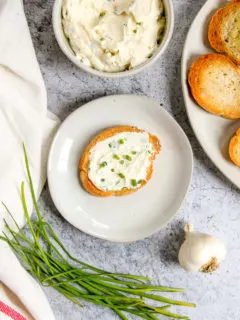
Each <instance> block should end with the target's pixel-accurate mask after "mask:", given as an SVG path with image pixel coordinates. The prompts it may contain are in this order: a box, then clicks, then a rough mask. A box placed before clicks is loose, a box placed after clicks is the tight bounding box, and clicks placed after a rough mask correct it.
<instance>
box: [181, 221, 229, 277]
mask: <svg viewBox="0 0 240 320" xmlns="http://www.w3.org/2000/svg"><path fill="white" fill-rule="evenodd" d="M184 230H185V233H186V238H185V241H184V243H183V244H182V246H181V248H180V251H179V255H178V260H179V263H180V265H181V266H182V267H183V268H184V269H186V270H188V271H192V272H197V271H201V272H206V273H211V272H213V271H215V270H217V269H218V267H219V265H220V263H221V261H223V260H224V259H225V257H226V248H225V246H224V244H223V243H222V242H221V241H220V240H219V239H217V238H215V237H213V236H211V235H209V234H204V233H198V232H194V231H193V225H191V224H187V225H186V226H185V229H184Z"/></svg>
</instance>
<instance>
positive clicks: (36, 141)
mask: <svg viewBox="0 0 240 320" xmlns="http://www.w3.org/2000/svg"><path fill="white" fill-rule="evenodd" d="M57 124H58V119H57V118H56V117H55V116H54V115H52V114H50V113H48V112H47V98H46V90H45V86H44V82H43V79H42V75H41V72H40V69H39V66H38V63H37V60H36V56H35V52H34V48H33V45H32V41H31V37H30V33H29V30H28V26H27V22H26V18H25V15H24V10H23V4H22V1H21V0H0V202H1V201H3V202H4V203H5V204H6V205H7V206H8V208H9V209H10V211H11V212H12V214H13V215H14V218H15V219H16V220H17V222H18V223H19V225H20V226H21V227H22V226H23V225H24V223H25V220H24V214H23V210H22V207H21V201H20V184H21V182H22V181H25V185H26V188H27V179H26V173H25V165H24V161H23V151H22V143H23V142H24V144H25V147H26V149H27V152H28V156H29V163H30V168H31V172H32V176H33V182H34V187H35V191H36V192H37V196H39V195H40V192H41V189H42V187H43V184H44V183H45V180H46V157H47V153H48V148H49V145H50V143H51V140H52V137H53V134H54V132H55V130H56V126H57ZM26 197H27V203H28V207H29V212H32V209H33V208H32V203H31V198H30V194H29V193H28V192H26ZM4 217H5V219H6V220H7V221H8V222H9V223H10V224H11V219H10V218H9V215H8V214H7V213H6V212H5V211H4V209H3V207H1V204H0V232H1V231H2V230H3V228H4V223H3V218H4ZM1 282H2V283H4V284H5V285H6V286H7V287H8V288H9V289H10V290H11V291H12V292H13V293H14V294H16V295H17V296H18V297H19V299H20V300H21V302H22V303H23V304H24V306H25V307H26V309H27V310H28V311H29V313H30V314H31V315H32V316H33V318H34V319H36V320H52V319H54V316H53V313H52V311H51V308H50V306H49V304H48V302H47V300H46V298H45V296H44V293H43V291H42V290H41V288H40V287H39V285H38V284H37V283H36V282H35V281H34V280H33V279H32V278H31V277H30V276H29V275H28V274H27V272H26V271H25V270H24V269H23V268H22V267H21V265H20V264H19V262H18V260H17V258H16V257H15V256H14V254H13V253H12V252H11V250H10V249H9V248H8V247H6V245H5V244H4V243H3V242H2V241H0V300H1V288H3V286H2V285H1ZM4 288H5V287H4ZM2 292H3V290H2ZM2 295H3V294H2ZM6 303H7V302H6ZM0 319H2V318H1V311H0Z"/></svg>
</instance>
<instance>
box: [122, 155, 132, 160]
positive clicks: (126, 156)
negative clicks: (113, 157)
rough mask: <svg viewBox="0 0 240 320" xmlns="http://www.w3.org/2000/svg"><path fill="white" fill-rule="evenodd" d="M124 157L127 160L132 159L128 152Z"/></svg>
mask: <svg viewBox="0 0 240 320" xmlns="http://www.w3.org/2000/svg"><path fill="white" fill-rule="evenodd" d="M124 158H125V159H126V160H128V161H132V158H131V157H130V156H129V155H128V154H126V155H125V156H124Z"/></svg>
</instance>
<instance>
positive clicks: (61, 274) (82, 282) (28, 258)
mask: <svg viewBox="0 0 240 320" xmlns="http://www.w3.org/2000/svg"><path fill="white" fill-rule="evenodd" d="M23 149H24V156H25V164H26V171H27V175H28V180H29V187H30V191H31V196H32V201H33V204H34V207H35V210H36V213H37V218H38V219H37V221H36V222H31V220H30V217H29V212H28V208H27V204H26V199H25V190H24V183H22V185H21V199H22V206H23V209H24V213H25V217H26V221H27V225H28V228H29V230H30V232H31V235H32V237H31V239H29V238H27V237H26V236H25V234H24V233H23V231H22V230H21V229H20V228H19V226H18V224H17V223H16V221H15V220H14V218H13V216H12V214H11V213H10V212H9V210H8V209H7V207H6V206H5V205H4V207H5V209H6V210H7V211H8V213H9V214H10V216H11V217H12V219H13V221H14V223H15V227H16V228H17V232H16V231H15V230H14V229H15V228H14V229H13V228H11V227H10V226H9V225H8V224H7V222H6V221H5V224H6V229H7V230H8V232H7V233H6V232H3V236H0V239H1V240H4V241H6V242H7V243H8V244H9V246H10V247H11V248H12V249H13V251H14V252H15V253H16V254H17V256H18V257H19V259H20V260H21V261H22V263H23V265H24V266H25V268H26V269H27V270H28V272H29V273H31V274H32V275H33V276H35V277H36V278H37V279H38V280H39V281H40V283H41V284H42V285H43V286H50V287H53V288H55V289H56V290H57V291H59V292H60V293H61V294H63V295H64V296H65V297H66V298H68V299H70V300H71V301H73V302H74V303H76V304H78V305H79V306H82V304H81V303H80V301H83V300H85V301H89V302H92V303H94V304H97V305H101V306H103V307H108V308H110V309H112V310H113V311H114V312H115V313H116V314H117V315H118V316H119V318H121V319H124V320H126V319H128V318H127V316H126V314H133V315H136V316H138V317H140V318H142V319H147V320H157V319H158V318H157V315H164V316H167V317H171V318H175V319H189V318H188V317H185V316H180V315H178V314H174V313H172V312H170V311H169V308H170V307H171V305H178V306H189V307H194V306H195V305H194V304H192V303H188V302H181V301H176V300H171V299H169V298H165V297H163V296H161V295H158V294H156V292H182V291H183V290H182V289H174V288H166V287H160V286H152V285H149V284H148V281H149V280H150V279H149V278H146V277H142V276H134V275H126V274H116V273H110V272H106V271H104V270H101V269H98V268H95V267H92V266H90V265H88V264H86V263H84V262H82V261H79V260H78V259H76V258H74V257H72V256H71V255H70V253H69V252H68V251H67V250H66V248H65V247H64V245H63V244H62V242H61V241H60V239H59V238H58V237H57V235H56V234H55V232H54V231H53V229H52V228H51V226H50V225H49V224H48V223H46V222H44V220H43V217H42V216H41V214H40V211H39V208H38V205H37V201H36V197H35V193H34V189H33V183H32V178H31V173H30V170H29V164H28V157H27V153H26V150H25V148H24V147H23ZM148 300H153V301H155V302H156V303H161V306H157V307H155V306H152V305H150V304H149V303H148Z"/></svg>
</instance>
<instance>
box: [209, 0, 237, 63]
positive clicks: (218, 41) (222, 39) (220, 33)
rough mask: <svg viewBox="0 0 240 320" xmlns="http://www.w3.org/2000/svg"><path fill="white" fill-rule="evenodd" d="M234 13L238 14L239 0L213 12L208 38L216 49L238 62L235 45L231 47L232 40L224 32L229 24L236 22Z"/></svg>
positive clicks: (234, 0)
mask: <svg viewBox="0 0 240 320" xmlns="http://www.w3.org/2000/svg"><path fill="white" fill-rule="evenodd" d="M235 14H237V15H238V16H240V0H233V1H232V2H230V3H229V4H228V5H227V6H226V7H224V8H221V9H219V10H218V11H217V12H216V13H215V15H214V16H213V18H212V20H211V22H210V24H209V29H208V39H209V42H210V44H211V46H212V47H213V48H214V49H215V50H216V51H218V52H224V53H226V54H227V55H228V56H229V57H230V58H231V59H233V60H234V61H235V62H236V63H237V64H240V55H239V54H237V52H238V50H236V48H235V47H234V48H233V47H231V45H233V44H234V42H233V40H232V41H231V39H230V40H229V39H228V36H227V34H226V33H227V28H229V25H230V24H233V25H234V24H236V23H238V22H237V20H236V19H235V18H234V17H235V16H234V15H235ZM231 30H232V28H231ZM228 35H229V34H228ZM229 42H230V43H229ZM231 42H232V43H231ZM236 51H237V52H236Z"/></svg>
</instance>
